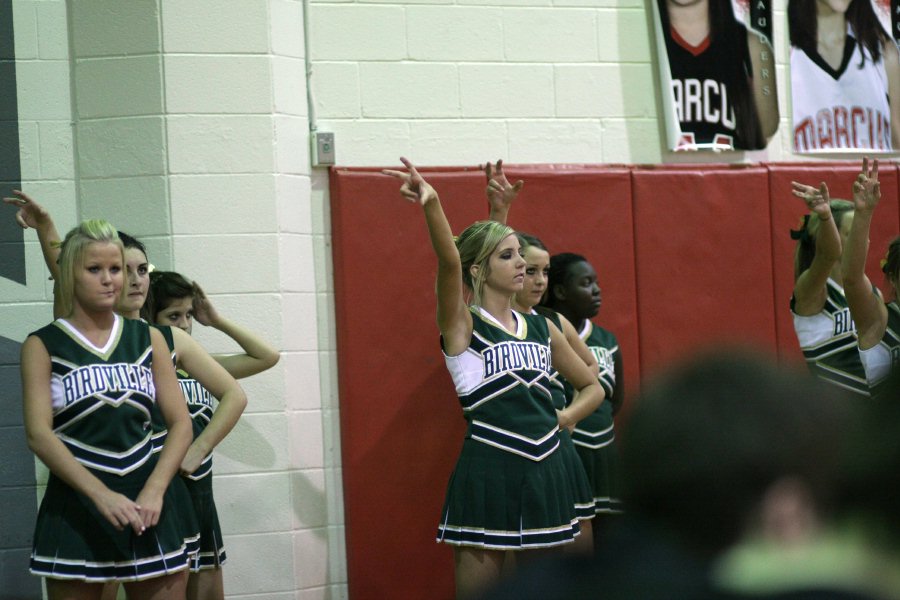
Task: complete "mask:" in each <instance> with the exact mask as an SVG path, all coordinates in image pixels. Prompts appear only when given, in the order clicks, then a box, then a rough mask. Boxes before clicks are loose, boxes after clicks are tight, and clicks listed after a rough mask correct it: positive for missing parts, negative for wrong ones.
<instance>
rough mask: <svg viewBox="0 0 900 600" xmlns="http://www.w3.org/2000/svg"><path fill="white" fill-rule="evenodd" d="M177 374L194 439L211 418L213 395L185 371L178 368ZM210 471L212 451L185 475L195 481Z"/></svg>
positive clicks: (213, 408)
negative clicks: (189, 415)
mask: <svg viewBox="0 0 900 600" xmlns="http://www.w3.org/2000/svg"><path fill="white" fill-rule="evenodd" d="M177 374H178V384H179V385H180V386H181V392H182V393H183V394H184V399H185V401H186V402H187V407H188V412H189V413H190V414H191V423H192V424H193V428H194V439H195V440H196V439H197V437H198V436H199V435H200V434H201V433H203V430H204V429H206V426H207V425H209V422H210V420H211V419H212V415H213V411H214V410H215V407H214V402H215V397H214V396H213V395H212V394H210V393H209V390H207V389H206V388H205V387H203V386H202V385H200V382H199V381H197V380H196V379H193V378H192V377H191V376H190V375H188V374H187V373H186V372H184V371H182V370H181V369H179V370H178V371H177ZM210 473H212V453H210V454H209V455H207V457H206V458H204V459H203V462H202V463H200V466H199V467H197V470H196V471H194V472H193V473H191V474H190V475H188V476H187V477H188V478H189V479H193V480H195V481H196V480H199V479H203V478H204V477H207V476H208V475H209V474H210Z"/></svg>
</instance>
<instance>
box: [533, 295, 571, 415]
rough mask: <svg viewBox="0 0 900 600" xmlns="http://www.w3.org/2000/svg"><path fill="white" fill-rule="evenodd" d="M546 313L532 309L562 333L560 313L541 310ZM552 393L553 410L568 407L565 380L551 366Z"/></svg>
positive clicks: (534, 313)
mask: <svg viewBox="0 0 900 600" xmlns="http://www.w3.org/2000/svg"><path fill="white" fill-rule="evenodd" d="M541 310H542V311H544V312H538V311H536V310H535V309H533V308H532V309H531V313H529V314H532V315H542V316H544V317H546V318H548V319H550V321H552V322H553V324H554V325H556V328H557V329H559V330H560V331H562V322H561V321H560V320H559V313H558V312H556V311H555V310H550V309H544V308H542V309H541ZM550 393H551V394H552V396H553V408H555V409H556V410H562V409H564V408H565V407H566V388H565V386H563V378H562V376H561V375H560V374H559V371H557V370H556V369H555V368H553V365H550Z"/></svg>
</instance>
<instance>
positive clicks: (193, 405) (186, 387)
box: [152, 325, 215, 480]
mask: <svg viewBox="0 0 900 600" xmlns="http://www.w3.org/2000/svg"><path fill="white" fill-rule="evenodd" d="M153 327H154V328H156V329H158V330H159V331H161V332H162V334H163V337H165V338H166V343H167V344H168V346H169V351H170V352H171V355H172V364H174V365H175V367H176V371H175V373H176V375H177V376H178V384H179V386H180V387H181V393H182V394H183V395H184V399H185V402H187V406H188V412H189V413H190V415H191V423H192V425H193V429H194V439H195V440H196V439H197V436H199V435H200V434H201V433H203V430H204V429H206V426H207V425H209V421H210V419H212V414H213V410H214V404H213V403H214V400H215V398H214V397H213V395H212V394H210V393H209V390H207V389H206V388H205V387H203V386H202V385H200V382H198V381H197V380H196V379H193V378H192V377H191V376H190V375H188V373H187V372H186V371H184V370H182V369H178V368H177V367H178V361H177V356H176V354H175V340H174V338H173V336H172V328H171V327H169V326H166V325H153ZM152 416H153V421H152V423H153V451H154V452H160V451H162V448H163V444H164V443H165V441H166V435H167V434H168V430H167V429H166V423H165V421H164V420H163V418H162V413H160V412H159V409H158V408H155V407H154V410H153V411H152ZM211 472H212V454H209V456H207V457H206V458H204V459H203V462H202V463H200V466H199V467H198V468H197V470H196V471H194V472H193V473H191V474H190V475H187V477H188V478H189V479H194V480H198V479H203V478H204V477H206V476H207V475H209V474H210V473H211Z"/></svg>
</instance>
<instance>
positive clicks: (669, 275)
mask: <svg viewBox="0 0 900 600" xmlns="http://www.w3.org/2000/svg"><path fill="white" fill-rule="evenodd" d="M857 170H858V164H856V163H852V164H851V163H815V164H799V163H792V164H777V165H752V166H747V165H737V166H728V165H660V166H656V167H651V168H648V167H641V168H636V167H627V166H621V165H619V166H583V165H563V166H560V165H538V166H530V167H512V166H507V167H506V171H507V173H508V175H509V178H510V179H511V180H515V179H517V178H522V179H525V181H526V185H525V188H524V190H523V192H522V194H521V195H520V197H519V198H518V199H517V201H516V206H514V207H513V210H512V215H511V216H510V225H512V226H513V227H514V228H516V229H519V230H522V231H526V232H528V233H532V234H534V235H537V236H538V237H540V238H541V239H542V240H543V241H544V242H545V243H546V244H547V246H548V247H549V249H550V251H551V253H557V252H565V251H571V252H577V253H579V254H583V255H585V256H586V257H587V258H588V259H589V260H590V261H591V262H592V263H593V264H594V266H595V268H596V269H597V272H598V275H599V278H600V285H601V287H602V289H603V298H604V302H603V307H602V310H601V313H600V315H599V317H598V319H597V321H598V322H599V323H600V324H602V325H604V326H606V327H608V328H609V329H611V330H612V331H614V332H615V333H616V335H617V336H618V338H619V344H620V346H621V348H622V352H623V360H624V367H625V376H626V385H627V388H628V390H629V394H628V396H629V399H630V397H631V396H632V395H633V394H631V391H630V390H634V389H635V388H636V387H637V384H638V380H639V378H640V377H641V376H646V375H647V374H652V372H653V371H655V370H656V369H658V368H659V367H661V366H663V365H665V364H666V363H667V362H669V361H670V360H672V359H674V358H679V357H682V356H684V355H685V354H686V353H687V352H689V351H691V350H692V349H695V348H697V347H700V346H706V345H709V344H713V343H716V342H717V341H720V340H725V341H728V342H735V341H745V342H750V343H754V344H757V345H761V346H762V347H763V348H765V349H768V350H769V351H771V352H778V353H779V355H780V356H782V357H784V358H785V359H787V360H796V359H798V357H799V352H798V350H797V347H796V344H797V341H796V338H795V337H794V333H793V327H792V324H791V320H790V314H789V311H788V300H789V299H790V294H791V289H792V287H793V275H792V273H793V248H794V242H793V241H792V240H790V237H789V235H788V230H789V229H790V228H793V227H796V226H797V224H798V222H799V220H800V217H801V216H802V215H803V213H804V207H803V203H802V201H801V200H799V199H797V198H794V197H793V196H791V195H790V181H791V180H798V181H804V182H808V183H810V184H815V183H817V182H818V181H821V180H825V181H826V182H827V183H828V184H829V186H830V188H831V191H832V195H833V196H835V197H840V196H846V195H848V194H849V185H850V183H851V182H852V179H853V177H854V175H855V174H856V172H857ZM426 177H427V178H428V180H429V181H431V182H432V184H433V185H434V186H435V188H436V189H437V190H438V191H439V193H440V195H441V199H442V204H443V206H444V209H445V211H446V212H447V215H448V218H449V219H450V223H451V226H452V227H453V230H454V231H455V232H457V233H458V232H459V231H461V230H462V229H463V228H464V227H465V226H467V225H469V224H470V223H472V222H473V221H475V220H478V219H484V218H486V215H487V207H486V202H485V200H484V187H485V182H484V176H483V174H482V173H481V172H480V171H478V170H477V169H460V168H445V169H437V170H429V171H427V173H426ZM881 179H882V182H883V183H882V201H881V205H880V206H879V208H878V211H877V216H876V219H875V224H874V226H873V231H872V236H871V240H872V242H871V251H870V257H869V264H868V267H869V268H868V272H869V275H870V277H872V280H873V282H875V283H876V284H878V285H879V286H882V284H883V280H882V277H881V275H880V273H879V271H878V261H879V260H880V259H881V257H882V256H883V255H884V252H885V249H886V246H887V243H888V241H889V240H890V239H891V238H892V237H893V236H895V235H897V231H898V229H900V212H898V181H897V180H898V176H897V171H896V167H894V166H893V165H890V166H888V165H885V166H884V167H883V168H882V170H881ZM398 188H399V185H398V182H397V181H396V180H394V179H391V178H388V177H386V176H383V175H381V174H380V172H379V171H378V170H376V169H352V170H351V169H335V170H333V171H332V174H331V210H332V242H333V258H334V284H335V311H336V318H337V344H338V369H339V373H338V381H339V392H340V403H341V404H340V412H341V443H342V469H343V481H344V506H345V516H346V530H347V532H346V539H347V561H348V578H349V586H350V596H351V597H352V598H353V600H365V599H368V598H372V599H381V598H392V599H397V600H403V599H407V598H408V599H411V600H412V599H414V600H418V599H420V598H438V599H440V598H452V597H453V557H452V551H451V550H450V549H449V548H448V547H445V546H443V545H439V544H436V543H435V542H434V535H435V532H436V528H437V522H438V518H439V514H440V509H441V505H442V502H443V495H444V489H445V486H446V482H447V479H448V477H449V474H450V471H451V470H452V468H453V464H454V462H455V460H456V456H457V453H458V451H459V448H460V445H461V443H462V436H463V433H464V431H465V423H464V420H463V418H462V414H461V411H460V408H459V404H458V401H457V399H456V397H455V394H454V392H453V385H452V383H451V380H450V377H449V375H448V374H447V371H446V368H445V367H444V362H443V358H442V356H441V352H440V346H439V343H438V331H437V326H436V324H435V320H434V319H435V315H434V308H435V298H434V274H435V259H434V256H433V252H432V249H431V246H430V243H429V241H428V235H427V232H426V229H425V224H424V219H423V217H422V214H421V209H420V208H419V207H418V206H415V205H412V204H410V203H408V202H406V201H404V200H403V199H402V198H401V197H400V196H399V194H398ZM883 289H884V288H883Z"/></svg>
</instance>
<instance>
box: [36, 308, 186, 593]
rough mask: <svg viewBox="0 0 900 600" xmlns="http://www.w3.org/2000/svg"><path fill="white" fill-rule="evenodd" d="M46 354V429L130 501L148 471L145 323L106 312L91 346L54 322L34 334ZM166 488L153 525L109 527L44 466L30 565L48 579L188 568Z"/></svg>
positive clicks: (111, 577) (135, 577) (130, 576)
mask: <svg viewBox="0 0 900 600" xmlns="http://www.w3.org/2000/svg"><path fill="white" fill-rule="evenodd" d="M32 335H34V336H35V337H37V338H38V339H40V340H41V342H42V343H43V344H44V347H45V348H46V349H47V353H48V354H49V355H50V360H51V380H50V390H51V403H52V413H53V431H54V433H55V434H56V435H57V437H58V438H59V439H60V441H61V442H62V443H63V444H64V445H65V446H66V448H67V449H68V450H69V451H70V452H71V453H72V455H73V456H74V458H75V460H77V461H78V462H79V463H81V464H82V465H83V466H84V467H85V468H87V469H88V470H89V471H90V472H91V473H92V474H94V475H95V476H96V477H97V478H98V479H100V480H101V481H102V482H103V483H104V484H105V485H106V486H107V487H109V488H110V489H111V490H113V491H115V492H118V493H120V494H123V495H125V496H127V497H128V498H131V499H132V500H134V499H136V498H137V496H138V494H139V493H140V492H141V490H142V489H143V487H144V485H145V483H146V481H147V478H148V477H149V476H150V474H151V473H152V472H153V469H154V468H155V467H156V462H157V456H156V454H154V453H153V451H152V440H151V427H150V419H151V417H150V413H151V410H152V407H153V405H154V404H155V402H156V387H155V384H154V381H153V373H152V370H151V368H152V362H153V349H152V344H151V338H150V329H149V326H148V325H147V324H146V323H144V322H142V321H136V320H130V319H123V318H122V317H120V316H118V315H116V316H115V321H114V324H113V328H112V331H111V333H110V337H109V340H108V342H107V343H106V345H105V346H104V347H103V348H97V347H95V346H93V345H92V344H91V343H90V342H89V341H88V340H87V339H86V338H85V337H84V336H82V335H81V334H80V333H79V332H78V331H77V330H76V329H75V328H74V327H73V326H72V325H71V324H69V323H68V322H67V321H65V320H63V319H58V320H56V321H54V322H53V323H51V324H50V325H47V326H46V327H43V328H42V329H40V330H38V331H36V332H34V333H33V334H32ZM176 505H177V501H176V498H175V495H174V492H173V486H171V485H170V486H169V488H168V489H167V491H166V493H165V495H164V497H163V508H162V512H161V513H160V516H159V522H158V524H157V525H156V526H154V527H151V528H149V529H147V530H146V531H144V533H143V534H142V535H136V534H135V533H134V531H133V530H132V528H131V527H126V528H125V529H124V530H122V531H118V530H117V529H116V528H115V527H113V525H112V524H111V523H110V522H109V521H107V520H106V518H104V517H103V516H102V515H101V514H100V513H99V511H98V510H97V509H96V507H95V506H94V504H93V502H91V501H90V500H89V499H88V498H87V497H86V496H84V495H82V494H80V493H78V492H76V491H75V490H74V489H72V488H71V487H70V486H69V485H68V484H66V483H65V482H63V481H62V480H61V479H59V478H58V477H57V476H56V475H54V474H53V473H52V472H51V474H50V479H49V481H48V483H47V491H46V493H45V495H44V498H43V500H42V502H41V506H40V509H39V511H38V517H37V522H36V524H35V532H34V546H33V549H32V554H31V565H30V571H31V573H33V574H35V575H40V576H44V577H50V578H54V579H74V580H82V581H87V582H101V581H139V580H144V579H150V578H153V577H160V576H163V575H168V574H172V573H175V572H178V571H182V570H184V569H186V568H188V564H189V561H191V560H193V557H194V554H196V551H197V542H198V540H197V538H196V537H189V536H186V535H185V531H184V525H183V521H182V519H181V518H180V517H179V515H178V511H177V507H176Z"/></svg>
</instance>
